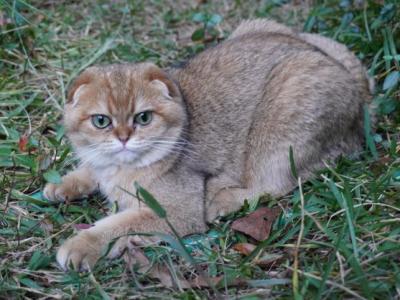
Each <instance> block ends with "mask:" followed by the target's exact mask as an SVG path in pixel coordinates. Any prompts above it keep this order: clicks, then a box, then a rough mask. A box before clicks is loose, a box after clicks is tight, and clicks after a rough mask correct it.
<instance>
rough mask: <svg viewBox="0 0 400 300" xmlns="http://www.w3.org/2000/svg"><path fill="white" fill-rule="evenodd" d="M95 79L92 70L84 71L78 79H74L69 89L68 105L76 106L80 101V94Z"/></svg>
mask: <svg viewBox="0 0 400 300" xmlns="http://www.w3.org/2000/svg"><path fill="white" fill-rule="evenodd" d="M92 79H93V73H92V72H91V71H90V69H87V70H85V71H83V72H82V73H81V74H80V75H79V76H78V77H77V78H75V79H74V81H73V82H72V84H71V85H70V87H69V88H68V95H67V104H72V106H75V105H76V104H78V101H79V94H80V93H81V92H82V89H83V88H84V87H85V85H86V84H88V83H89V82H91V81H92Z"/></svg>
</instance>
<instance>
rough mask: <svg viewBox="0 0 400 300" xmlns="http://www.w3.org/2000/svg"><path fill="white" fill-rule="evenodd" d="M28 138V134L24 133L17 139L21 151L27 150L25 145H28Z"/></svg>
mask: <svg viewBox="0 0 400 300" xmlns="http://www.w3.org/2000/svg"><path fill="white" fill-rule="evenodd" d="M28 139H29V134H27V133H24V134H23V135H21V136H20V138H19V141H18V149H19V151H21V152H26V150H27V147H26V146H27V145H28Z"/></svg>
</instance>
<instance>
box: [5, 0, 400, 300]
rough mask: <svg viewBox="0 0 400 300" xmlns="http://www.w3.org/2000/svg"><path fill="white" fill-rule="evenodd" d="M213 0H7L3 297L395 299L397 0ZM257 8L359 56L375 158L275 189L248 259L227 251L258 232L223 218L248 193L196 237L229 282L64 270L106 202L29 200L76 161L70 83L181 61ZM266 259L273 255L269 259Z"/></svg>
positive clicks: (172, 263) (125, 267)
mask: <svg viewBox="0 0 400 300" xmlns="http://www.w3.org/2000/svg"><path fill="white" fill-rule="evenodd" d="M204 2H205V3H202V4H198V3H200V1H156V0H153V1H139V0H138V1H134V0H132V1H127V0H120V1H96V2H95V1H31V2H29V3H28V2H24V1H17V0H15V1H12V0H8V1H7V0H6V1H5V0H0V298H5V299H11V298H71V297H73V298H85V299H86V298H89V299H101V298H125V297H128V296H130V297H132V298H140V299H141V298H151V299H169V298H177V299H204V298H209V297H213V296H214V297H215V296H216V297H218V298H221V297H222V296H228V297H230V298H240V299H265V298H266V297H267V298H280V299H292V298H296V299H302V298H304V299H349V298H358V299H399V297H400V226H399V224H400V154H399V153H400V138H399V135H400V131H399V129H400V102H399V101H400V89H399V83H400V79H399V77H400V75H399V72H400V52H399V51H400V3H398V1H396V0H391V1H389V0H388V1H378V0H374V1H372V0H371V1H362V0H360V1H350V0H343V1H338V0H326V1H317V0H316V1H314V3H312V4H310V3H311V1H305V3H302V4H295V3H299V2H300V1H296V2H294V3H291V1H283V0H274V1H272V0H271V1H253V0H251V1H240V0H236V1H204ZM383 2H384V4H383ZM250 17H270V18H273V19H276V20H279V21H281V22H284V23H286V24H289V25H291V26H293V27H295V28H297V29H302V30H305V31H311V32H319V33H321V34H323V35H326V36H329V37H333V38H335V39H336V40H338V41H340V42H343V43H345V44H346V45H347V46H348V47H349V48H350V49H352V50H353V51H354V52H355V53H356V54H357V55H358V57H360V58H361V59H362V60H363V62H364V63H365V65H366V66H367V67H368V69H369V73H370V75H371V76H374V78H375V80H376V83H377V84H376V92H375V95H374V104H375V106H376V114H377V123H376V126H375V127H376V128H375V130H371V128H369V127H368V126H366V130H365V132H366V133H367V139H366V146H365V152H363V153H362V154H361V157H357V158H341V159H340V160H339V161H338V163H337V164H336V165H335V164H331V165H329V166H327V168H326V169H325V170H322V171H320V172H319V173H318V174H316V176H315V178H314V179H312V180H310V181H309V182H307V183H303V184H302V189H297V190H295V191H294V192H293V193H292V194H290V195H288V196H286V197H284V198H283V199H270V198H268V200H269V201H268V202H267V203H266V205H268V206H274V205H277V203H278V201H279V205H280V206H281V207H282V208H283V209H284V213H282V214H281V216H280V217H279V218H278V220H277V221H276V222H275V224H274V227H273V230H272V233H271V236H270V237H269V238H268V239H267V240H265V241H263V242H261V243H259V244H258V247H257V248H256V250H255V251H254V252H253V253H252V254H251V255H249V256H247V257H244V256H242V255H241V254H240V253H238V252H236V251H235V250H233V249H232V245H234V244H235V243H237V242H251V243H252V241H251V240H250V239H249V238H247V237H245V236H244V235H241V234H239V233H235V232H232V231H231V230H230V227H229V225H230V224H231V222H232V220H233V219H234V217H237V216H240V215H243V214H245V213H246V212H247V211H249V210H250V207H251V209H253V208H254V202H253V203H250V205H249V207H247V208H244V209H243V210H242V211H241V212H239V213H237V214H236V215H235V216H230V217H228V218H226V219H225V220H223V221H222V222H220V223H218V224H216V225H215V226H214V228H213V231H212V232H211V233H210V234H209V235H208V238H207V236H200V237H199V236H197V237H194V238H192V239H191V240H190V241H191V242H192V244H193V243H195V242H196V241H197V242H198V241H200V242H198V245H197V246H192V248H193V247H194V248H195V249H194V250H193V252H192V256H193V257H194V258H195V260H196V261H197V262H198V265H199V266H200V269H202V270H203V272H205V273H206V274H208V275H209V276H212V277H213V276H222V277H221V278H222V280H221V282H220V283H219V284H217V285H216V287H215V289H214V290H213V289H211V288H204V287H203V288H195V287H193V288H190V289H183V288H181V287H180V286H179V280H175V282H176V285H175V286H172V287H165V286H163V285H162V284H160V283H159V281H157V280H156V279H153V278H152V277H151V276H150V274H148V273H142V272H140V271H138V270H136V272H133V273H132V272H131V271H132V269H133V271H135V268H136V267H135V265H129V264H126V263H124V262H123V260H122V259H120V260H115V261H112V262H109V261H106V260H101V261H100V262H99V264H98V265H97V267H96V268H95V270H93V272H92V273H90V274H78V273H74V272H70V273H64V272H61V271H60V270H59V269H58V268H57V265H56V263H55V259H54V255H55V252H56V249H57V247H58V245H60V243H62V241H63V240H65V239H66V238H68V237H69V236H71V234H73V226H72V225H73V224H75V223H92V222H94V221H95V220H97V219H99V218H101V217H102V216H104V215H105V214H106V213H107V211H109V208H107V207H106V206H105V205H104V201H103V199H102V198H101V197H100V196H97V197H91V198H90V199H87V200H84V201H83V202H82V203H69V204H59V205H53V204H49V203H47V202H46V201H43V200H41V199H40V198H37V197H35V195H36V194H35V193H37V192H38V191H40V190H41V189H42V188H43V185H44V184H45V182H46V181H53V182H57V181H58V180H59V176H60V174H61V175H62V174H64V173H65V172H66V171H67V170H69V169H70V168H72V167H73V164H74V163H75V161H74V160H73V156H72V153H71V150H70V148H69V146H68V142H67V141H66V139H65V138H64V132H63V128H62V126H61V125H60V119H61V108H62V106H63V103H64V101H65V90H66V88H67V86H68V83H69V82H70V81H71V80H72V79H73V77H74V76H76V74H77V73H79V72H80V71H81V70H82V69H84V68H86V67H87V66H89V65H92V64H95V63H110V62H124V61H130V62H132V61H133V62H136V61H137V62H138V61H144V60H147V61H153V62H156V63H157V64H159V65H161V66H167V65H169V64H172V63H176V62H179V61H182V60H185V59H186V58H187V57H189V56H191V55H193V54H195V53H197V52H198V51H201V50H202V49H204V47H205V44H207V45H208V44H213V43H215V42H217V40H219V39H223V38H224V37H226V36H227V35H228V33H229V32H230V31H231V30H232V28H234V27H235V26H236V25H237V24H238V22H239V21H240V20H241V19H244V18H250ZM368 119H369V118H368V116H366V120H368ZM367 123H368V122H367ZM25 142H26V143H25ZM288 159H289V158H288ZM302 200H304V201H302ZM299 235H300V236H299ZM297 246H298V247H297ZM174 249H177V250H178V251H174ZM147 252H148V253H149V256H150V257H151V259H153V260H154V261H156V262H160V263H162V264H163V265H165V266H166V267H167V268H168V269H169V270H170V271H171V272H172V273H173V274H175V275H176V276H177V277H179V276H186V277H187V278H194V277H196V276H197V275H198V274H197V273H196V272H195V269H196V268H195V267H194V266H193V265H191V264H190V263H188V262H187V261H186V260H185V259H184V257H181V255H180V252H179V247H178V246H177V247H175V248H174V244H173V243H172V244H171V245H170V246H166V245H162V246H159V247H154V248H153V249H148V250H147ZM260 257H264V258H265V257H267V258H268V257H279V259H275V260H274V259H272V262H271V263H269V264H264V265H260V264H259V263H257V261H259V258H260ZM295 257H296V258H297V259H296V262H295V260H294V258H295ZM199 266H197V269H199ZM238 278H240V279H241V280H240V284H239V281H238Z"/></svg>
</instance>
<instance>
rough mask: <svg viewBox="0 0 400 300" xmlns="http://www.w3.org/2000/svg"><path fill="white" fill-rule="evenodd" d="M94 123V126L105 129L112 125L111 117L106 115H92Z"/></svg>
mask: <svg viewBox="0 0 400 300" xmlns="http://www.w3.org/2000/svg"><path fill="white" fill-rule="evenodd" d="M92 124H93V126H94V127H97V128H99V129H104V128H107V127H108V126H110V125H111V119H110V118H109V117H107V116H106V115H92Z"/></svg>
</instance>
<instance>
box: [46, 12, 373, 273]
mask: <svg viewBox="0 0 400 300" xmlns="http://www.w3.org/2000/svg"><path fill="white" fill-rule="evenodd" d="M371 87H372V82H371V80H370V79H369V78H368V76H367V75H366V72H365V70H364V67H363V66H362V64H361V62H360V61H359V60H358V59H357V58H356V57H355V56H354V55H353V54H352V53H351V52H350V51H349V50H348V49H347V48H346V47H345V46H344V45H341V44H339V43H337V42H335V41H333V40H331V39H328V38H325V37H322V36H319V35H315V34H309V33H297V32H294V31H293V30H291V29H290V28H288V27H286V26H284V25H281V24H279V23H276V22H274V21H269V20H250V21H244V22H243V23H242V24H240V25H239V27H238V28H237V29H236V30H235V31H234V32H233V33H232V34H231V36H230V37H229V38H228V39H226V40H225V41H223V42H221V43H219V44H218V45H216V46H214V47H211V48H209V49H207V50H205V51H203V52H202V53H200V54H198V55H197V56H195V57H194V58H192V59H190V60H189V61H188V62H186V63H185V64H184V66H182V67H181V68H169V69H165V70H162V69H160V68H158V67H157V66H155V65H154V64H152V63H135V64H115V65H107V66H94V67H89V68H88V69H86V70H85V71H84V72H83V73H82V74H81V75H79V76H78V78H76V80H75V81H74V82H73V84H72V86H71V87H70V89H69V93H68V97H67V98H68V99H67V102H66V104H65V113H64V124H65V128H66V132H67V135H68V138H69V140H70V141H71V143H72V145H73V147H74V149H75V151H76V154H77V156H78V158H79V159H80V165H79V166H78V167H77V169H75V170H73V171H71V172H70V173H68V174H67V175H65V176H64V177H63V178H62V183H61V184H52V183H48V184H47V185H46V187H45V190H44V194H45V197H47V198H48V199H49V200H53V201H66V200H73V199H78V198H81V197H82V196H84V195H89V194H92V193H94V192H96V191H100V192H102V193H103V194H104V195H106V196H107V198H108V200H109V201H110V202H117V203H118V207H119V212H117V213H116V214H112V215H110V216H107V217H105V218H104V219H101V220H99V221H97V222H96V223H95V225H94V226H93V227H91V228H89V229H86V230H82V231H80V232H79V233H78V234H77V235H76V236H74V237H72V238H70V239H69V240H67V241H66V242H65V243H64V244H63V245H62V246H61V247H60V249H59V250H58V253H57V261H58V263H59V264H60V265H61V267H62V268H64V269H68V268H70V267H73V268H75V269H77V270H87V269H90V268H92V267H93V265H94V264H95V262H96V261H97V260H98V258H99V257H100V256H101V253H102V251H104V249H105V248H106V247H107V245H108V243H109V242H110V241H111V240H113V239H116V238H118V237H121V236H125V237H121V238H120V239H119V240H118V241H117V242H116V243H115V244H114V247H113V248H112V249H111V251H110V257H116V256H118V255H120V254H121V252H122V251H123V250H124V249H125V248H126V247H130V246H132V245H134V246H135V245H142V244H146V243H148V242H149V239H146V238H143V237H140V236H139V235H137V236H131V235H130V236H126V235H127V234H128V233H132V232H167V233H168V232H170V228H169V227H168V226H167V225H166V223H165V222H164V220H162V219H160V218H159V217H158V216H157V215H156V214H155V213H154V212H153V211H152V210H151V209H150V208H148V207H146V205H144V204H143V203H140V202H139V201H138V200H137V199H135V197H133V196H132V195H131V194H129V193H127V191H129V192H130V193H132V194H135V193H136V190H135V187H134V182H138V183H139V184H140V185H141V186H143V187H144V188H145V189H147V190H148V191H150V192H151V193H152V194H153V195H154V196H155V198H156V199H157V200H158V201H159V202H160V203H161V205H162V206H163V207H164V208H165V210H166V212H167V215H168V218H169V220H170V222H171V223H172V225H173V226H174V227H175V229H176V230H177V231H178V232H179V234H181V235H187V234H191V233H195V232H203V231H205V230H206V229H207V222H211V221H213V220H214V219H215V218H217V217H218V216H223V215H225V214H228V213H231V212H233V211H236V210H238V209H239V208H240V207H241V206H242V204H243V203H244V200H245V199H250V198H252V197H256V196H259V195H261V194H263V193H268V194H270V195H272V196H274V197H279V196H282V195H285V194H287V193H288V192H290V191H291V190H292V189H293V188H295V187H296V184H297V180H296V178H294V176H293V175H292V173H291V171H290V160H289V149H290V148H292V150H293V158H294V162H295V166H296V169H297V173H298V175H299V176H300V177H301V178H302V180H303V181H304V180H307V179H309V178H310V176H311V175H312V172H313V171H315V170H316V169H318V168H320V167H322V166H323V162H324V161H328V160H333V159H335V158H337V157H338V156H339V155H346V154H351V153H354V152H357V151H359V150H361V146H362V142H363V109H364V106H365V105H367V104H368V103H369V102H370V99H371V91H370V90H369V89H370V88H371Z"/></svg>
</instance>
